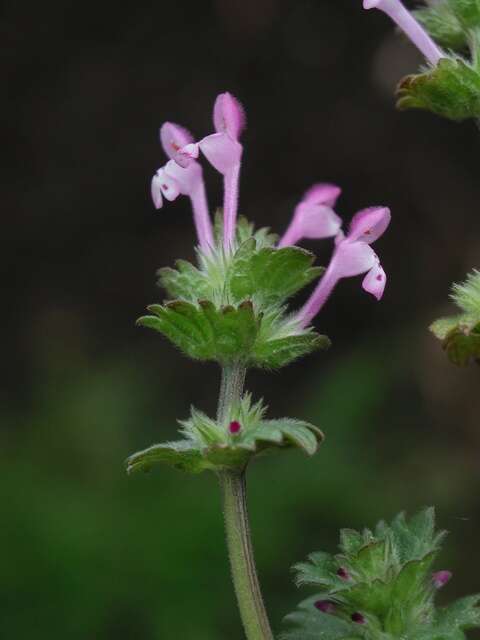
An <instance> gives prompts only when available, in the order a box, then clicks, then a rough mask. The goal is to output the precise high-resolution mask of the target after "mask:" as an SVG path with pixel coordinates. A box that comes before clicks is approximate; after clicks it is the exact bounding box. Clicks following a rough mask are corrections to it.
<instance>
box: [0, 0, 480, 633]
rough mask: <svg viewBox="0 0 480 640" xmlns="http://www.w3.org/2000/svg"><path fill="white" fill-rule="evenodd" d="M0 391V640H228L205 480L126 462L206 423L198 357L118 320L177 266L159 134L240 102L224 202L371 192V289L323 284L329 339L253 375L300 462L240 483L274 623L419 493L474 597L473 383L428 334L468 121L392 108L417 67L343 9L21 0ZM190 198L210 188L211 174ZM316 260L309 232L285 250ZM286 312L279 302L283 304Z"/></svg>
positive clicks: (264, 209)
mask: <svg viewBox="0 0 480 640" xmlns="http://www.w3.org/2000/svg"><path fill="white" fill-rule="evenodd" d="M0 33H1V39H2V43H3V45H2V48H3V52H2V58H1V61H0V65H1V67H2V77H3V89H4V97H3V100H2V103H1V107H0V108H1V109H2V112H3V113H2V115H3V120H4V133H3V144H2V150H3V151H4V164H3V168H2V182H3V188H2V199H3V231H2V234H1V236H2V245H3V249H2V254H1V262H2V264H3V266H4V269H5V271H4V277H3V283H4V286H5V289H6V291H4V293H3V300H4V307H3V314H2V315H3V347H2V364H3V366H2V370H3V374H4V381H3V384H2V386H1V391H0V404H1V409H0V420H1V423H2V429H1V431H0V465H1V482H0V500H1V504H2V507H1V514H2V515H1V520H2V522H1V528H0V541H1V547H0V548H1V549H2V558H1V561H0V628H1V631H0V636H1V637H5V638H7V637H8V638H10V637H11V638H15V639H16V640H26V639H29V640H30V638H32V637H35V638H37V640H47V639H48V640H52V639H54V640H57V639H60V638H68V639H69V640H84V639H91V638H98V639H101V640H107V639H113V638H115V639H116V640H118V639H122V640H123V639H125V640H127V639H130V638H131V639H133V638H135V640H153V639H155V640H156V639H162V640H163V639H165V640H166V639H177V638H178V639H180V640H183V639H185V640H190V639H191V640H217V639H218V640H220V639H224V638H232V639H238V640H240V638H241V637H242V632H241V629H240V626H239V621H238V615H237V612H236V609H235V602H234V598H233V592H232V588H231V586H230V582H229V569H228V566H227V562H226V554H225V549H224V542H223V537H222V536H223V531H222V516H221V512H220V499H219V492H218V490H217V487H216V484H215V479H214V478H213V477H209V476H200V477H190V476H182V475H181V474H180V473H178V472H176V471H174V470H170V469H168V468H161V469H158V470H156V471H155V472H154V473H152V474H149V475H147V476H138V477H137V476H135V477H131V478H127V477H126V476H125V473H124V470H123V467H122V464H123V460H124V458H125V457H126V456H127V455H128V454H129V453H131V452H132V451H134V450H137V449H140V448H144V447H145V446H147V445H149V444H151V443H152V442H155V441H161V440H168V439H171V438H173V437H174V433H175V429H176V424H175V420H176V418H184V417H186V416H187V414H188V411H189V405H190V404H191V403H192V404H194V405H195V406H197V407H198V408H200V409H203V410H205V411H209V412H212V411H213V410H214V405H215V401H216V395H217V388H218V372H217V370H216V368H215V367H214V366H212V365H200V364H195V363H190V362H188V361H187V360H186V359H184V358H183V357H182V356H181V355H180V354H179V353H177V352H176V351H174V349H173V348H172V347H171V346H170V345H169V344H168V343H167V342H166V341H164V340H162V339H161V337H160V336H158V335H155V334H154V333H153V332H149V331H146V330H140V329H137V328H135V327H134V321H135V319H136V318H137V317H138V316H139V315H141V314H142V313H143V310H144V308H145V306H146V305H147V304H148V303H151V302H155V301H160V300H161V298H162V293H161V292H160V291H159V290H158V289H157V288H156V286H155V276H154V273H155V270H156V269H157V268H158V267H159V266H164V265H170V264H172V262H173V260H174V259H175V258H178V257H183V258H192V257H193V240H194V233H193V228H192V224H191V217H190V212H189V206H188V200H187V199H186V198H180V199H179V200H178V201H177V202H176V203H173V204H169V205H168V206H165V208H164V209H163V210H162V211H161V212H159V213H157V212H155V210H154V208H153V205H152V203H151V201H150V197H149V182H150V178H151V176H152V174H153V172H154V171H155V170H156V169H157V168H158V167H159V166H161V165H162V164H164V161H165V159H164V156H163V153H162V150H161V148H160V145H159V143H158V127H159V126H160V124H161V123H162V122H163V121H164V120H173V121H175V122H179V123H181V124H184V125H186V126H188V127H189V128H190V129H191V130H192V131H193V132H194V133H195V135H197V136H198V137H200V136H203V135H205V134H207V133H209V132H211V131H212V127H211V108H212V105H213V101H214V98H215V96H216V95H217V94H218V93H220V92H221V91H225V90H229V91H231V92H232V93H234V94H235V95H237V96H238V97H239V98H240V99H241V101H242V102H243V103H244V105H245V107H246V111H247V116H248V129H247V131H246V133H245V135H244V139H243V141H244V143H245V156H244V157H245V160H244V165H243V170H242V190H241V211H242V212H243V213H244V214H245V215H247V216H248V217H249V218H250V219H253V220H255V221H256V222H257V224H259V225H271V226H272V227H273V228H274V230H276V231H281V230H283V229H284V228H285V227H286V225H287V223H288V220H289V216H290V215H291V212H292V210H293V207H294V205H295V203H296V202H297V200H298V199H299V197H300V196H301V194H302V192H303V191H304V190H305V189H306V188H307V187H308V186H309V185H310V184H311V183H313V182H314V181H319V180H329V181H333V182H335V183H338V184H340V185H341V186H342V187H343V188H344V194H343V196H342V198H341V200H340V202H339V206H338V211H339V213H340V214H341V215H342V216H344V218H345V219H346V220H348V219H349V218H350V216H351V215H352V214H353V213H354V212H355V211H356V210H357V209H359V208H362V207H364V206H367V205H372V204H388V205H389V206H390V207H391V209H392V212H393V222H392V225H391V227H390V229H389V230H388V233H387V234H386V235H385V236H384V237H383V238H382V239H381V241H379V242H378V243H377V244H376V246H375V248H376V250H377V251H378V253H379V254H380V256H381V258H382V262H383V264H384V266H385V269H386V271H387V273H388V277H389V282H388V286H387V290H386V294H385V297H384V299H383V300H382V301H381V302H380V303H377V302H375V300H374V299H373V298H372V297H370V296H368V295H367V294H365V293H364V292H363V291H362V290H361V288H360V279H358V278H356V279H351V280H349V281H344V282H342V283H341V285H340V286H339V287H338V290H337V291H336V293H335V296H334V298H332V300H330V301H329V303H328V305H327V307H326V308H325V311H324V312H323V313H322V315H321V317H320V318H319V319H318V326H319V328H320V329H321V330H322V331H324V332H325V333H327V334H328V335H330V337H331V338H332V340H333V347H332V349H331V350H330V351H329V352H328V353H326V354H320V355H314V356H311V357H309V358H308V359H306V360H304V361H302V362H300V363H297V364H295V365H293V366H291V367H289V368H288V369H285V370H283V371H281V372H280V373H277V374H274V375H266V374H262V373H252V374H251V375H250V376H249V379H248V383H249V387H250V388H251V389H252V390H253V391H254V394H255V395H256V396H261V395H263V396H264V397H265V399H266V400H267V401H268V403H269V404H270V407H271V415H272V416H281V415H289V416H296V417H298V418H301V419H305V420H309V421H311V422H314V423H315V424H318V425H319V426H320V427H321V428H323V429H324V431H325V432H326V434H327V441H326V443H325V445H324V448H323V450H322V451H321V453H319V455H318V456H317V457H316V458H315V459H312V460H309V459H306V458H304V457H302V456H301V455H300V454H295V453H291V454H284V455H281V456H278V457H272V458H271V459H268V460H264V461H262V462H261V463H260V462H259V463H258V464H256V465H255V466H254V467H253V468H252V470H251V473H250V489H251V497H250V502H251V518H252V527H253V535H254V541H255V545H256V555H257V560H258V565H259V570H260V574H261V578H262V583H263V587H264V591H265V594H266V600H267V603H268V607H269V610H270V613H271V618H272V621H273V624H274V627H275V629H276V630H278V629H279V628H280V626H281V618H282V616H283V615H284V614H285V613H286V612H287V611H288V610H290V609H292V608H293V607H294V606H295V604H296V603H297V601H298V600H299V599H300V598H302V597H304V596H306V595H307V594H308V593H309V592H308V590H306V589H304V590H303V591H302V593H299V592H297V590H296V589H295V588H294V586H293V585H292V582H291V575H290V572H289V567H290V566H291V565H292V564H293V563H294V562H296V561H298V560H300V559H302V558H304V557H305V556H306V554H307V553H308V552H310V551H312V550H319V549H326V550H330V551H332V550H333V549H334V546H335V543H336V538H337V530H338V528H340V527H342V526H352V527H355V526H363V525H372V524H373V523H374V521H375V520H376V519H378V518H380V517H387V518H389V517H392V516H393V515H394V514H395V513H396V512H397V511H399V510H401V509H407V510H409V511H410V512H411V511H413V510H415V509H417V508H419V507H421V506H422V505H425V504H435V505H437V508H438V519H439V524H440V526H442V527H445V528H447V529H449V530H450V532H451V536H450V538H449V541H448V545H447V548H446V550H445V552H444V555H443V557H442V559H441V561H440V564H439V565H438V566H439V568H451V569H452V570H453V572H454V580H453V581H452V582H451V583H450V584H449V586H448V587H447V588H446V589H445V592H444V593H442V594H441V595H442V598H446V599H448V598H452V597H455V596H457V595H462V594H465V593H467V592H472V591H475V590H479V584H478V583H479V580H478V560H479V556H478V550H477V544H478V542H477V541H478V536H479V533H480V504H479V499H478V484H479V480H480V471H479V464H478V460H479V449H480V429H479V425H478V415H479V412H480V394H479V393H478V389H479V387H478V385H479V371H478V369H477V368H475V367H473V366H472V367H470V368H468V369H463V370H461V369H458V368H455V367H454V366H453V365H451V364H449V363H448V362H447V360H446V358H445V356H444V354H443V353H442V352H441V349H440V347H439V345H438V343H437V342H436V341H435V340H434V339H433V337H432V336H431V335H430V334H429V332H428V330H427V327H428V325H429V323H430V322H431V321H432V320H433V319H434V318H436V317H437V316H439V315H441V314H443V313H445V312H449V311H451V310H452V308H451V306H450V304H449V302H448V291H449V286H450V283H451V282H452V281H454V280H459V279H463V277H464V275H465V273H466V272H467V271H468V270H470V269H471V268H473V267H474V266H477V267H479V266H480V264H479V262H480V261H479V249H480V240H479V235H478V229H479V210H478V201H479V196H480V185H479V181H478V157H479V156H478V154H479V150H480V134H479V131H478V130H477V129H476V128H475V126H474V125H473V124H472V123H465V124H462V125H458V124H452V123H449V122H447V121H442V120H440V119H438V118H435V117H434V116H431V115H430V114H426V113H420V112H417V113H415V112H408V113H398V112H396V111H395V108H394V98H393V88H394V86H395V83H396V82H397V81H398V80H399V79H400V77H401V76H402V75H404V74H406V73H408V72H413V71H415V70H416V68H417V66H418V64H419V63H420V62H421V59H420V58H419V57H418V55H417V53H416V51H415V50H414V49H413V48H412V47H411V46H410V44H408V43H407V42H404V41H403V40H402V39H401V38H399V37H397V36H395V34H394V30H393V28H392V25H391V24H390V23H389V21H388V20H387V19H386V18H385V16H384V15H382V14H380V13H379V12H375V11H372V12H370V13H366V12H363V11H362V9H361V0H335V1H333V0H331V1H328V0H315V1H313V0H300V1H298V0H295V1H281V0H242V2H236V1H234V0H217V1H216V2H191V1H190V2H180V1H177V2H162V1H161V0H160V1H159V2H158V1H157V2H155V3H141V2H140V3H113V2H97V3H91V4H89V3H84V2H68V1H63V2H58V1H56V0H51V1H50V2H48V3H34V2H28V1H27V2H15V1H14V0H10V1H8V0H7V1H6V2H5V3H4V13H3V16H2V18H1V21H0ZM207 175H208V187H209V196H210V203H211V205H212V207H213V206H216V205H218V204H220V203H221V181H220V179H219V176H218V175H215V174H214V172H213V171H207ZM307 246H309V247H310V248H312V249H315V251H317V252H318V254H319V257H320V260H326V259H327V256H328V250H329V248H330V246H331V244H330V243H329V242H324V243H317V244H314V243H312V244H310V245H307ZM301 301H302V299H301V298H300V299H299V300H298V301H296V302H297V303H298V304H300V303H301Z"/></svg>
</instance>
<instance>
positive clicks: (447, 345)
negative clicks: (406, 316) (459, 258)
mask: <svg viewBox="0 0 480 640" xmlns="http://www.w3.org/2000/svg"><path fill="white" fill-rule="evenodd" d="M451 298H452V300H453V301H454V303H455V304H456V306H457V307H458V308H459V309H460V313H458V314H456V315H453V316H448V317H446V318H439V319H438V320H436V321H435V322H434V323H433V324H432V325H431V327H430V330H431V331H432V332H433V333H434V334H435V336H436V337H437V338H438V339H439V340H440V341H441V342H442V346H443V348H444V349H445V352H446V354H447V355H448V357H449V359H450V360H451V361H452V362H453V363H454V364H457V365H460V366H462V365H466V364H468V363H469V362H470V361H471V360H474V361H476V362H477V363H479V364H480V271H477V270H474V271H472V273H470V274H469V275H468V276H467V279H466V280H465V282H463V283H461V284H454V285H453V287H452V294H451Z"/></svg>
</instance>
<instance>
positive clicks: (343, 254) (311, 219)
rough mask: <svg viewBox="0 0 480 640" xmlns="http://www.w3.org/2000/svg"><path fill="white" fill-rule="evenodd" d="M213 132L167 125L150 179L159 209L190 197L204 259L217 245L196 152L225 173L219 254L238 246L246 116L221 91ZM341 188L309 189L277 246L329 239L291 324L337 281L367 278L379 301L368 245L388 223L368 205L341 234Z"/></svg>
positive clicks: (379, 271)
mask: <svg viewBox="0 0 480 640" xmlns="http://www.w3.org/2000/svg"><path fill="white" fill-rule="evenodd" d="M213 124H214V128H215V133H212V134H209V135H207V136H205V137H204V138H202V139H201V140H199V141H195V140H194V138H193V136H192V135H191V134H190V133H189V132H188V131H187V130H186V129H184V128H183V127H181V126H179V125H177V124H173V123H171V122H166V123H164V124H163V125H162V127H161V129H160V140H161V143H162V146H163V149H164V151H165V153H166V154H167V156H168V157H169V161H168V162H167V163H166V165H165V166H163V167H162V168H160V169H158V171H157V173H156V174H155V175H154V177H153V179H152V198H153V202H154V204H155V206H156V207H157V208H160V207H162V204H163V198H165V199H167V200H174V199H176V198H177V197H178V196H179V195H187V196H189V198H190V200H191V203H192V209H193V219H194V223H195V228H196V232H197V237H198V242H199V246H200V249H201V251H202V252H203V253H204V254H207V255H208V254H209V253H211V252H212V251H213V250H214V249H215V248H216V246H215V240H214V233H213V229H212V221H211V219H210V214H209V210H208V205H207V198H206V194H205V185H204V181H203V170H202V167H201V165H200V163H199V156H200V153H201V154H203V156H205V158H206V159H207V161H208V162H209V163H210V164H211V165H212V166H213V167H214V168H215V169H216V170H217V171H218V172H219V173H221V174H222V175H223V178H224V199H223V246H222V249H223V255H225V256H227V257H228V256H231V255H233V253H234V252H235V250H236V249H238V247H237V245H236V240H235V238H236V224H237V211H238V197H239V177H240V167H241V160H242V155H243V146H242V144H241V143H240V140H239V138H240V135H241V133H242V131H243V129H244V128H245V113H244V110H243V108H242V106H241V105H240V103H239V102H238V100H237V99H236V98H235V97H234V96H232V95H231V94H230V93H222V94H220V95H219V96H218V97H217V99H216V101H215V105H214V109H213ZM340 193H341V190H340V188H339V187H337V186H336V185H332V184H325V183H319V184H316V185H314V186H313V187H311V188H310V189H309V190H308V191H307V192H306V193H305V195H304V197H303V199H302V200H301V202H300V203H299V204H298V205H297V207H296V208H295V211H294V214H293V218H292V220H291V223H290V225H289V226H288V228H287V230H286V232H285V233H284V235H283V236H282V237H281V238H280V240H279V242H278V244H277V248H279V249H280V248H284V247H288V246H293V245H296V244H297V243H298V242H300V241H301V240H302V239H304V238H307V239H321V238H335V247H334V251H333V255H332V258H331V261H330V264H329V266H328V268H327V270H326V272H325V274H324V275H323V277H322V278H321V280H320V282H319V284H318V286H317V288H316V289H315V291H314V292H313V293H312V295H311V297H310V299H309V300H308V301H307V302H306V304H305V305H304V307H303V308H302V309H301V310H300V311H299V312H298V313H297V315H296V317H295V320H296V321H297V323H298V324H299V326H301V327H306V326H307V325H308V324H309V323H310V322H311V320H312V319H313V318H314V316H315V315H316V314H317V313H318V312H319V311H320V309H321V308H322V307H323V305H324V303H325V302H326V300H327V298H328V297H329V295H330V293H331V292H332V290H333V288H334V287H335V285H336V284H337V282H338V281H339V280H340V279H342V278H348V277H351V276H357V275H360V274H366V276H365V278H364V280H363V288H364V289H365V290H366V291H368V292H369V293H371V294H372V295H373V296H375V297H376V298H377V300H379V299H380V298H381V297H382V295H383V291H384V288H385V283H386V275H385V272H384V270H383V268H382V267H381V265H380V261H379V259H378V257H377V255H376V254H375V252H374V251H373V249H372V248H371V246H370V245H371V244H372V243H373V242H374V241H375V240H377V239H378V238H379V237H380V236H381V235H382V234H383V233H384V231H385V230H386V228H387V227H388V224H389V222H390V211H389V209H388V208H387V207H384V206H379V207H369V208H367V209H364V210H362V211H359V212H358V213H357V214H356V215H355V216H354V217H353V219H352V221H351V224H350V229H349V232H348V233H347V234H345V233H344V232H343V231H342V229H341V227H342V220H341V218H340V217H339V216H338V214H337V213H336V212H335V210H334V207H335V205H336V202H337V199H338V197H339V196H340Z"/></svg>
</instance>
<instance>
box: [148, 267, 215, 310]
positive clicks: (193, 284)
mask: <svg viewBox="0 0 480 640" xmlns="http://www.w3.org/2000/svg"><path fill="white" fill-rule="evenodd" d="M175 266H176V269H172V268H171V267H164V268H162V269H159V270H158V271H157V275H158V285H159V286H161V287H163V288H164V289H165V290H166V292H167V293H168V296H169V297H170V298H172V299H177V298H181V299H183V300H188V301H189V302H197V300H199V299H200V300H201V299H206V300H208V299H209V298H210V297H211V295H212V291H211V289H212V288H211V285H210V283H209V281H208V277H207V274H206V273H204V272H202V271H200V270H199V269H197V267H194V266H193V264H191V263H190V262H187V261H186V260H177V261H176V262H175Z"/></svg>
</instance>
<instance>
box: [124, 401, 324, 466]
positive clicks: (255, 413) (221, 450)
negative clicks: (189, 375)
mask: <svg viewBox="0 0 480 640" xmlns="http://www.w3.org/2000/svg"><path fill="white" fill-rule="evenodd" d="M265 412H266V408H265V407H264V406H263V404H262V402H261V401H260V402H257V403H256V404H252V400H251V396H250V395H249V394H245V396H244V397H243V399H242V401H241V402H240V403H239V404H238V405H237V406H235V407H233V408H232V409H231V413H230V418H229V419H230V420H236V421H238V422H239V423H240V425H241V429H240V431H239V432H238V433H235V434H232V433H230V431H229V430H228V428H227V426H226V425H225V424H220V423H219V422H217V421H215V420H212V419H211V418H209V417H208V416H207V415H205V414H204V413H202V412H200V411H197V410H196V409H194V408H192V412H191V416H190V418H189V419H188V420H186V421H184V422H181V423H180V424H181V425H182V429H181V432H182V434H183V436H184V439H183V440H180V441H177V442H167V443H165V444H158V445H153V446H152V447H149V448H148V449H145V450H144V451H139V452H138V453H135V454H133V455H132V456H130V457H129V458H128V459H127V462H126V464H127V471H128V472H129V473H130V472H134V471H140V470H143V471H146V470H149V469H150V468H151V467H152V466H153V465H154V464H157V463H165V464H168V465H171V466H173V467H175V468H177V469H180V470H181V471H186V472H189V473H200V472H201V471H205V470H211V471H221V470H224V469H243V468H244V467H245V466H246V465H247V464H248V462H249V461H250V459H251V458H252V457H253V456H255V455H258V454H260V453H266V452H269V451H273V450H275V449H279V448H286V447H294V448H297V449H300V450H302V451H303V452H304V453H306V454H308V455H313V454H314V453H316V451H317V449H318V446H319V444H320V443H321V442H322V440H323V434H322V432H321V431H320V429H318V428H317V427H314V426H313V425H311V424H308V423H306V422H301V421H299V420H291V419H288V418H282V419H279V420H265V419H264V415H265Z"/></svg>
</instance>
